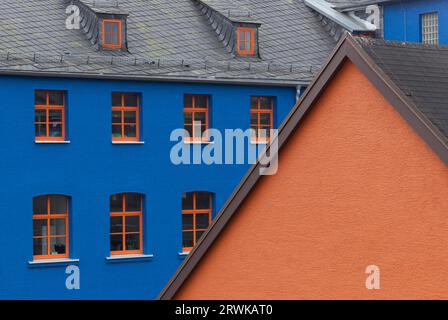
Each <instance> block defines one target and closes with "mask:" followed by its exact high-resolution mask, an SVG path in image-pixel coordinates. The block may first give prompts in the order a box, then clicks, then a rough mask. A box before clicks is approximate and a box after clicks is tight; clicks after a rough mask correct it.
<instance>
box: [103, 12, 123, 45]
mask: <svg viewBox="0 0 448 320" xmlns="http://www.w3.org/2000/svg"><path fill="white" fill-rule="evenodd" d="M107 24H118V44H114V43H106V25H107ZM122 27H123V26H122V21H121V20H114V19H104V20H103V48H106V49H121V47H122V44H121V42H122V37H121V34H122Z"/></svg>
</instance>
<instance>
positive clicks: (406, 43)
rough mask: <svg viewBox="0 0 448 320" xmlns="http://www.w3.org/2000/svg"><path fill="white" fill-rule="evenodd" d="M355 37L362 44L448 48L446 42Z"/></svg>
mask: <svg viewBox="0 0 448 320" xmlns="http://www.w3.org/2000/svg"><path fill="white" fill-rule="evenodd" d="M353 39H354V40H355V41H356V42H358V43H359V44H361V45H384V46H391V47H403V48H417V49H421V48H425V49H434V50H448V45H445V44H437V45H435V44H425V43H421V42H412V41H400V40H384V39H379V38H367V37H358V36H353Z"/></svg>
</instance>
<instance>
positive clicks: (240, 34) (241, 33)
mask: <svg viewBox="0 0 448 320" xmlns="http://www.w3.org/2000/svg"><path fill="white" fill-rule="evenodd" d="M236 32H237V52H238V54H239V55H241V56H250V55H254V54H255V29H254V28H242V27H240V28H237V31H236ZM247 32H249V33H250V39H247V37H246V33H247ZM247 41H249V43H250V49H249V50H246V49H241V44H243V43H244V48H246V43H247Z"/></svg>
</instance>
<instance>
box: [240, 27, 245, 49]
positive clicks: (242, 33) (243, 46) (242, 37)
mask: <svg viewBox="0 0 448 320" xmlns="http://www.w3.org/2000/svg"><path fill="white" fill-rule="evenodd" d="M239 34H240V51H244V48H245V47H246V39H245V38H244V35H245V33H244V31H240V32H239Z"/></svg>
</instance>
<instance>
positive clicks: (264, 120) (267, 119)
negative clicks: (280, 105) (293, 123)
mask: <svg viewBox="0 0 448 320" xmlns="http://www.w3.org/2000/svg"><path fill="white" fill-rule="evenodd" d="M260 124H261V125H267V126H269V125H270V124H271V115H270V114H269V113H261V114H260Z"/></svg>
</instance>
